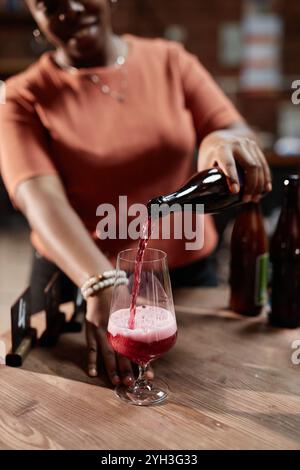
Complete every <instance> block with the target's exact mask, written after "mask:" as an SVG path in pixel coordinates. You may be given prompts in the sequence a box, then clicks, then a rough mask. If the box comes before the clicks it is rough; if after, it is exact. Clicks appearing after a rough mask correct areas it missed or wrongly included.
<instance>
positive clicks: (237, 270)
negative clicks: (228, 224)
mask: <svg viewBox="0 0 300 470" xmlns="http://www.w3.org/2000/svg"><path fill="white" fill-rule="evenodd" d="M268 273H269V243H268V238H267V235H266V232H265V227H264V220H263V216H262V213H261V210H260V205H259V204H256V203H249V204H245V205H244V206H243V208H242V210H241V212H240V214H239V215H238V216H237V218H236V221H235V224H234V228H233V232H232V239H231V264H230V288H231V295H230V308H231V310H233V311H234V312H236V313H239V314H241V315H246V316H249V317H254V316H258V315H260V314H261V313H262V312H263V310H264V308H265V306H266V304H267V301H268V291H267V288H268Z"/></svg>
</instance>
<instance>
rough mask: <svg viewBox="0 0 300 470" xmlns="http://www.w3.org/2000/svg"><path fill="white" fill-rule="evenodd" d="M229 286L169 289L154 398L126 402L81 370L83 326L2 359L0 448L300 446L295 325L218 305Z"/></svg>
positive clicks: (299, 368) (299, 376)
mask: <svg viewBox="0 0 300 470" xmlns="http://www.w3.org/2000/svg"><path fill="white" fill-rule="evenodd" d="M227 294H228V293H227V291H226V290H222V289H207V290H202V289H183V290H180V291H177V292H176V293H175V304H176V312H177V320H178V327H179V336H178V342H177V344H176V346H175V347H174V349H173V350H172V351H170V352H169V353H168V354H167V355H166V356H165V357H163V358H162V359H161V360H159V361H157V363H156V364H155V365H154V368H155V372H156V377H157V378H160V379H163V380H164V381H166V382H167V383H168V385H169V388H170V398H169V400H168V401H167V402H166V403H165V404H162V405H160V406H156V407H152V408H138V407H134V406H131V405H125V404H124V403H122V402H120V401H119V399H118V398H117V397H116V396H115V395H114V392H113V390H112V389H111V387H110V386H109V384H108V382H107V381H106V380H105V379H101V378H97V379H89V378H88V377H87V376H86V374H85V372H84V367H85V355H86V353H85V342H84V335H83V334H66V335H64V336H62V337H61V339H60V342H59V344H58V345H57V346H56V347H55V348H53V349H51V350H47V349H39V348H36V349H35V350H34V351H32V353H31V354H30V356H29V357H28V358H27V360H26V362H25V365H24V366H23V368H22V369H11V368H8V367H4V366H1V367H0V448H1V449H109V450H113V449H122V450H125V449H146V450H151V449H161V450H162V449H174V450H175V449H181V450H182V449H300V365H298V366H297V365H293V364H292V362H291V355H292V352H293V350H292V342H293V341H294V340H296V339H300V330H292V331H289V330H279V329H274V328H270V327H268V326H267V324H266V318H254V319H244V318H240V317H238V316H235V315H234V314H232V313H230V312H228V311H226V309H225V308H224V306H226V304H227Z"/></svg>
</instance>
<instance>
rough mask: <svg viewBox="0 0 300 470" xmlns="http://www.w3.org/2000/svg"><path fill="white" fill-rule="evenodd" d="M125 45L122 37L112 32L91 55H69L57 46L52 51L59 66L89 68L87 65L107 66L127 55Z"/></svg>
mask: <svg viewBox="0 0 300 470" xmlns="http://www.w3.org/2000/svg"><path fill="white" fill-rule="evenodd" d="M127 53H128V50H127V45H126V43H125V42H124V41H122V39H121V38H120V37H118V36H115V35H114V34H109V36H108V37H107V39H106V41H105V44H104V47H103V48H102V49H101V50H98V51H97V53H95V54H94V55H93V56H90V57H87V58H85V57H80V58H74V57H72V56H70V55H69V54H68V53H67V52H66V51H65V50H64V49H63V48H58V49H57V50H56V51H55V53H54V59H55V61H56V63H57V64H58V65H59V66H62V67H75V68H78V69H80V68H89V67H108V66H110V65H113V64H115V63H116V61H117V59H118V57H120V56H123V57H124V59H126V57H127Z"/></svg>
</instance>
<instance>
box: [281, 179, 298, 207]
mask: <svg viewBox="0 0 300 470" xmlns="http://www.w3.org/2000/svg"><path fill="white" fill-rule="evenodd" d="M294 211H295V212H299V213H300V185H297V186H296V185H295V186H292V185H291V186H289V187H288V188H286V190H285V195H284V200H283V207H282V212H283V213H284V212H285V213H290V212H294Z"/></svg>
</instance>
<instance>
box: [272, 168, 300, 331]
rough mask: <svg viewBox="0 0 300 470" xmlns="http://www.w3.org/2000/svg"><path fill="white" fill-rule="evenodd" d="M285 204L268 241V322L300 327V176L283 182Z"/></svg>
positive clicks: (291, 177)
mask: <svg viewBox="0 0 300 470" xmlns="http://www.w3.org/2000/svg"><path fill="white" fill-rule="evenodd" d="M284 187H285V191H284V193H285V194H284V202H283V207H282V211H281V215H280V218H279V222H278V225H277V228H276V231H275V233H274V236H273V237H272V240H271V251H270V254H271V266H272V270H271V271H272V281H271V288H272V295H271V309H272V312H271V314H270V323H271V324H272V325H275V326H280V327H285V328H297V327H299V326H300V177H299V176H298V175H292V176H289V177H288V178H287V179H286V180H285V181H284Z"/></svg>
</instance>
